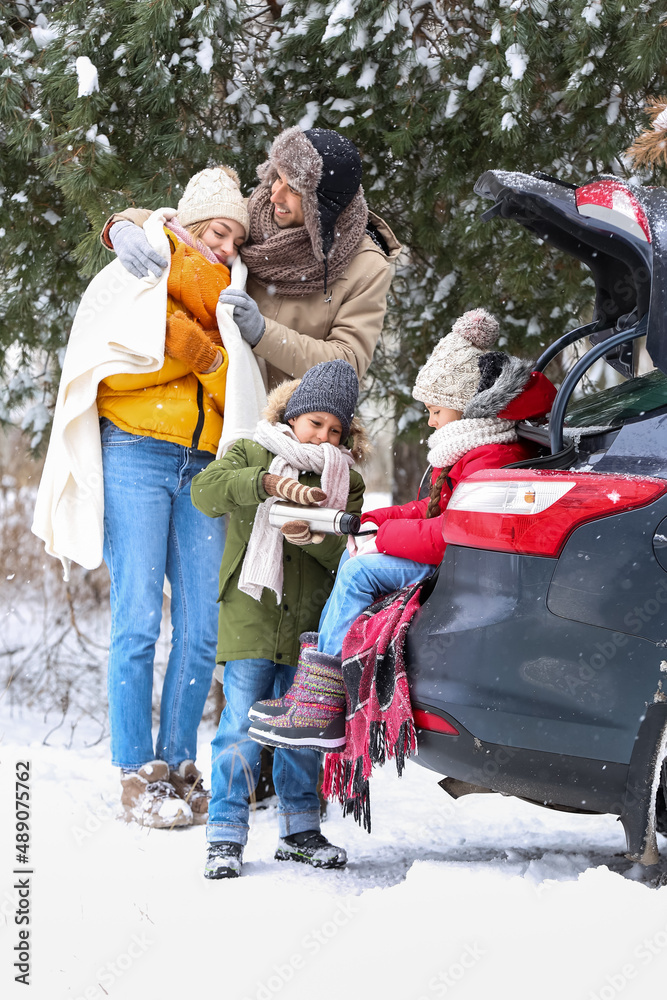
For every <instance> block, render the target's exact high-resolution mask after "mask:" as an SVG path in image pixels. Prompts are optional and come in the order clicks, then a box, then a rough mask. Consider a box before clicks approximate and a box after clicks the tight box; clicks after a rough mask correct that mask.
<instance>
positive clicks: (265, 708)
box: [248, 632, 318, 721]
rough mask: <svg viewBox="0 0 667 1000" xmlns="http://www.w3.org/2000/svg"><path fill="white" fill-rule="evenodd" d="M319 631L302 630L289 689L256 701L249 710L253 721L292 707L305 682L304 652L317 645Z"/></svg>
mask: <svg viewBox="0 0 667 1000" xmlns="http://www.w3.org/2000/svg"><path fill="white" fill-rule="evenodd" d="M317 638H318V633H317V632H302V633H301V635H300V636H299V642H300V643H301V649H300V650H299V660H298V662H297V665H296V673H295V675H294V680H293V681H292V685H291V687H290V688H289V690H288V691H286V692H285V694H284V695H283V696H282V698H269V699H267V700H266V701H256V702H255V704H254V705H253V706H252V708H251V709H250V711H249V712H248V718H249V719H250V720H251V721H254V720H255V719H272V718H273V717H274V716H275V715H282V714H283V713H284V712H286V711H287V709H288V708H289V707H290V705H291V704H292V702H293V701H294V699H295V698H297V697H298V695H299V692H300V691H301V686H302V683H303V677H304V673H305V672H306V670H307V668H306V666H305V665H304V662H303V654H304V652H305V651H306V650H307V649H313V648H316V647H317Z"/></svg>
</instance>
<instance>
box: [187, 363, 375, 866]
mask: <svg viewBox="0 0 667 1000" xmlns="http://www.w3.org/2000/svg"><path fill="white" fill-rule="evenodd" d="M358 390H359V386H358V382H357V376H356V374H355V372H354V369H353V368H352V366H351V365H348V364H347V362H345V361H339V360H336V361H327V362H323V363H322V364H319V365H316V366H315V368H312V369H311V370H310V371H308V372H306V374H305V375H304V377H303V379H301V381H300V382H297V381H292V382H284V383H283V384H282V385H280V386H278V387H277V388H276V389H274V390H273V392H272V393H271V394H270V395H269V399H268V402H267V408H266V411H265V419H263V420H260V422H259V424H258V425H257V429H256V431H255V434H254V437H253V439H252V440H250V439H242V440H240V441H237V442H236V443H235V444H234V445H233V447H232V448H230V450H229V451H228V452H227V453H226V455H225V456H224V458H222V459H220V460H219V461H216V462H211V464H210V465H209V466H208V468H207V469H205V470H204V471H203V472H202V473H201V474H200V475H199V476H197V477H196V478H195V479H194V480H193V483H192V490H191V496H192V502H193V504H194V505H195V506H196V507H197V508H198V509H199V510H201V511H202V512H203V513H204V514H207V515H208V516H209V517H217V518H219V517H221V516H222V515H224V514H228V515H229V524H228V528H227V541H226V545H225V552H224V556H223V560H222V566H221V568H220V596H219V601H220V622H219V631H218V652H217V661H218V663H219V664H221V663H224V665H225V668H224V670H225V672H224V687H225V696H226V699H227V704H226V706H225V709H224V712H223V714H222V717H221V719H220V725H219V728H218V732H217V735H216V737H215V740H214V741H213V747H212V755H211V756H212V773H211V804H210V807H209V817H208V825H207V829H206V834H207V840H208V856H207V862H206V868H205V876H206V878H209V879H223V878H235V877H237V876H238V875H240V874H241V867H242V860H243V847H244V845H245V843H246V841H247V837H248V820H249V808H250V806H249V798H250V796H251V794H252V792H253V791H254V788H255V785H256V783H257V778H258V774H259V758H260V747H259V744H257V743H255V742H254V741H253V740H249V739H248V729H249V727H250V720H249V718H248V711H249V710H250V707H251V705H252V704H253V703H254V702H255V701H257V700H258V699H259V698H270V697H272V696H274V695H282V693H283V692H284V691H286V690H287V688H288V687H289V686H290V685H291V683H292V681H293V679H294V676H295V673H296V666H297V664H298V658H299V649H300V644H301V643H302V642H305V641H306V639H307V636H308V634H309V633H310V632H311V631H312V630H313V629H314V628H316V627H317V623H318V621H319V617H320V613H321V611H322V608H323V606H324V604H325V602H326V599H327V597H328V596H329V592H330V591H331V587H332V585H333V578H334V573H335V569H336V566H337V565H338V561H339V559H340V556H341V553H342V551H343V549H344V546H345V543H344V540H343V538H342V537H341V536H336V535H327V536H324V535H323V534H320V533H317V532H314V533H311V531H310V528H309V525H308V522H306V521H290V522H288V523H287V524H283V525H282V528H281V529H280V530H279V529H278V528H276V527H274V526H273V525H272V524H271V520H270V511H271V507H272V505H273V504H274V503H275V502H276V499H279V500H287V501H289V502H291V503H297V504H304V505H305V504H325V505H326V506H331V507H334V508H335V509H337V510H347V511H349V512H350V513H359V512H360V510H361V505H362V496H363V492H364V484H363V480H362V478H361V476H360V475H359V473H358V472H356V471H355V470H354V469H351V465H352V462H353V461H355V460H356V461H358V460H359V459H360V458H361V457H362V455H363V451H364V449H365V434H364V432H363V428H362V427H361V425H360V424H359V422H358V421H357V420H356V419H355V418H354V405H355V403H356V399H357V393H358ZM323 693H324V694H326V692H323ZM319 770H320V756H319V754H318V753H317V752H316V751H313V750H303V751H298V752H297V754H296V755H294V754H292V753H291V752H290V753H286V752H284V751H282V750H278V751H276V753H275V755H274V762H273V774H274V781H275V787H276V793H277V795H278V800H279V807H278V820H279V825H280V840H279V843H278V850H277V851H276V854H275V857H276V859H277V860H280V861H298V862H301V863H304V864H309V865H312V866H314V867H316V868H340V867H342V866H343V865H344V864H345V861H346V854H345V851H344V850H343V849H342V848H341V847H336V846H335V845H333V844H330V843H329V842H328V841H327V839H326V838H325V837H324V836H323V835H322V834H321V833H320V804H319V800H318V795H317V781H318V775H319Z"/></svg>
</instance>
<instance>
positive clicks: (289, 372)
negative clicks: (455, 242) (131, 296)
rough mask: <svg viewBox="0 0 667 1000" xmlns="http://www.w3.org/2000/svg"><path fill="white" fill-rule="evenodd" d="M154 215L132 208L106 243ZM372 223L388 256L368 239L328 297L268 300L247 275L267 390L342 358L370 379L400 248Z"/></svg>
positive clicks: (383, 225)
mask: <svg viewBox="0 0 667 1000" xmlns="http://www.w3.org/2000/svg"><path fill="white" fill-rule="evenodd" d="M149 215H150V212H148V211H146V210H145V209H140V208H128V209H126V210H125V211H124V212H121V213H119V214H117V215H113V216H111V218H110V219H109V220H108V221H107V223H106V225H105V227H104V231H103V233H102V242H103V243H104V245H105V246H106V247H108V248H109V249H112V247H111V243H110V241H109V238H108V231H109V229H110V227H111V226H112V225H113V223H114V222H118V221H120V220H121V219H127V220H129V221H130V222H134V223H135V224H136V225H138V226H141V225H143V223H144V222H145V221H146V219H147V218H148V217H149ZM369 218H370V220H371V221H372V222H373V224H374V225H375V226H376V227H377V229H378V231H379V233H380V234H381V235H382V238H383V239H384V241H385V243H386V245H387V247H388V250H389V253H387V254H386V253H384V251H383V250H381V249H380V247H379V246H377V244H376V243H375V242H374V241H373V240H372V239H371V237H370V236H369V235H368V234H366V235H365V236H364V238H363V240H362V241H361V244H360V246H359V249H358V251H357V252H356V254H355V255H354V257H353V258H352V260H351V261H350V265H349V267H348V269H347V270H346V271H345V273H344V274H343V275H342V276H341V277H340V278H338V279H337V280H336V281H334V282H332V283H331V285H330V286H329V289H328V291H327V294H326V295H324V292H323V291H316V292H312V293H311V294H310V295H305V296H304V297H303V298H287V297H281V296H279V295H269V293H268V291H267V290H266V289H265V288H264V287H262V285H260V284H259V283H258V282H257V281H255V280H254V279H253V278H252V276H251V275H248V283H247V286H246V288H247V291H248V293H249V294H250V295H251V296H252V297H253V299H254V300H255V302H256V303H257V305H258V306H259V311H260V312H261V314H262V316H264V318H265V320H266V330H265V332H264V336H263V337H262V339H261V340H260V342H259V343H258V344H257V346H256V347H255V349H254V351H255V354H256V355H258V357H261V358H264V360H265V361H266V363H267V371H268V382H269V385H268V388H269V389H271V388H273V386H275V385H277V384H278V383H279V382H282V381H283V380H284V379H285V378H301V376H302V375H304V374H305V372H307V371H308V369H309V368H312V367H313V365H316V364H318V363H319V362H320V361H331V360H333V359H334V358H342V359H343V360H344V361H349V363H350V364H351V365H352V367H353V368H354V369H355V371H356V372H357V375H358V376H359V377H360V378H361V376H362V375H364V374H365V373H366V370H367V369H368V366H369V365H370V363H371V358H372V357H373V351H374V350H375V345H376V344H377V341H378V338H379V336H380V333H381V332H382V324H383V322H384V314H385V311H386V308H387V293H388V291H389V285H390V284H391V279H392V278H393V275H394V270H395V266H396V258H397V257H398V255H399V253H400V251H401V245H400V243H399V242H398V241H397V239H396V237H395V236H394V234H393V233H392V231H391V229H390V228H389V226H388V225H387V224H386V223H385V222H384V221H383V220H382V219H381V218H380V217H379V216H378V215H374V214H373V213H372V212H370V213H369Z"/></svg>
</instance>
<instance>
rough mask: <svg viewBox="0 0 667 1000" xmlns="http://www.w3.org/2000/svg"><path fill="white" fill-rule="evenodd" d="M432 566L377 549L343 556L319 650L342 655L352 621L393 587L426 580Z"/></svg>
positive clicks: (322, 623) (325, 618) (325, 617)
mask: <svg viewBox="0 0 667 1000" xmlns="http://www.w3.org/2000/svg"><path fill="white" fill-rule="evenodd" d="M432 569H433V566H430V565H428V564H426V563H418V562H413V561H412V560H411V559H401V558H400V557H399V556H387V555H384V554H383V553H377V554H372V555H365V556H355V557H354V558H353V559H350V558H348V559H345V558H343V559H341V563H340V566H339V567H338V573H337V574H336V582H335V584H334V587H333V590H332V591H331V596H330V597H329V600H328V601H327V604H326V607H325V610H324V613H323V615H322V618H321V619H320V636H319V640H318V644H317V648H318V651H319V652H320V653H328V654H330V655H332V656H340V655H341V654H342V651H343V639H344V638H345V635H346V633H347V631H348V629H349V628H350V625H351V624H352V622H353V621H354V620H355V618H358V617H359V615H360V614H361V613H362V612H363V611H365V609H366V608H367V607H368V606H369V605H370V604H372V603H373V601H375V600H377V598H378V597H381V596H382V594H390V593H391V592H392V591H393V590H399V589H400V588H401V587H407V586H409V585H410V584H413V583H417V582H418V581H419V580H423V579H424V578H425V577H427V576H428V575H429V573H430V572H431V571H432Z"/></svg>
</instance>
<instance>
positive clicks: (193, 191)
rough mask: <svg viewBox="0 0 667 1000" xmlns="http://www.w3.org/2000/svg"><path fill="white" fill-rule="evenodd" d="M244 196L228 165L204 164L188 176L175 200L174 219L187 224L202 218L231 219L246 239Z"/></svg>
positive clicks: (248, 223) (246, 215)
mask: <svg viewBox="0 0 667 1000" xmlns="http://www.w3.org/2000/svg"><path fill="white" fill-rule="evenodd" d="M246 201H247V199H246V198H244V197H243V195H242V194H241V188H240V186H239V178H238V174H237V173H236V171H235V170H232V168H231V167H224V166H221V167H207V168H206V169H205V170H200V171H199V173H198V174H195V175H194V177H191V178H190V180H189V181H188V183H187V187H186V188H185V191H184V192H183V197H182V198H181V200H180V201H179V203H178V208H177V209H176V212H177V215H176V217H177V219H178V221H179V222H180V224H181V225H182V226H191V225H193V224H194V223H195V222H204V221H205V220H206V219H234V221H236V222H238V223H240V225H242V226H243V230H244V233H245V238H246V239H247V238H248V232H249V231H250V222H249V220H248V209H247V208H246Z"/></svg>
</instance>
